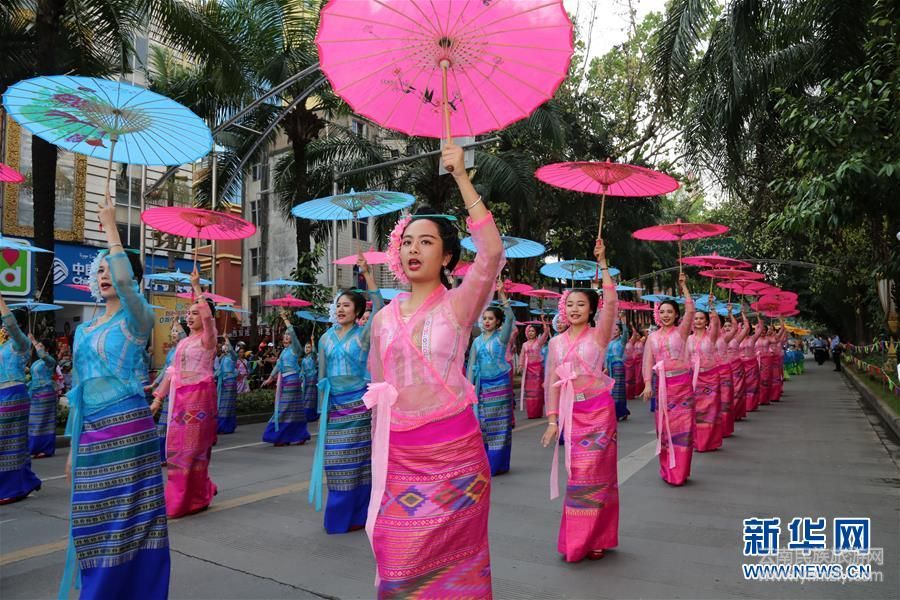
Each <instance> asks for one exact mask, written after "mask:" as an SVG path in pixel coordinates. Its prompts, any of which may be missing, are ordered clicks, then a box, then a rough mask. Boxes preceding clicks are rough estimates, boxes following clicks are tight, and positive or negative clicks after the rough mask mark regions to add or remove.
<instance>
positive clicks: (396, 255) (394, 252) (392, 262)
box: [387, 215, 412, 283]
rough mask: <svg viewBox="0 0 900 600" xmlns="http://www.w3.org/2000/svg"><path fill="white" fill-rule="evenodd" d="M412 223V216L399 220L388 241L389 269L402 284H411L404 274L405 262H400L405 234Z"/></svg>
mask: <svg viewBox="0 0 900 600" xmlns="http://www.w3.org/2000/svg"><path fill="white" fill-rule="evenodd" d="M410 221H412V217H411V216H410V215H406V216H405V217H400V218H399V219H397V224H396V225H394V229H393V230H391V235H390V238H389V241H388V248H387V258H388V267H389V268H390V269H391V273H393V274H394V277H396V278H397V281H399V282H400V283H409V278H408V277H407V276H406V273H404V272H403V261H401V260H400V246H401V245H402V243H403V232H404V231H406V227H407V225H409V222H410Z"/></svg>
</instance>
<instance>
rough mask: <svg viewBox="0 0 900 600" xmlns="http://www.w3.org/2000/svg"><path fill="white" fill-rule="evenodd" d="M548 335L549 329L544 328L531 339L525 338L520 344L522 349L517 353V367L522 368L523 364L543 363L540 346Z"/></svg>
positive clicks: (544, 342)
mask: <svg viewBox="0 0 900 600" xmlns="http://www.w3.org/2000/svg"><path fill="white" fill-rule="evenodd" d="M549 337H550V330H549V329H548V330H545V331H543V332H542V333H541V335H539V336H538V337H536V338H534V339H533V340H525V342H524V343H523V344H522V351H521V352H520V353H519V368H521V369H524V368H525V364H526V362H527V364H529V365H536V364H543V362H544V357H543V356H541V348H543V347H544V344H546V343H547V339H548V338H549Z"/></svg>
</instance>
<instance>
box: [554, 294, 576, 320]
mask: <svg viewBox="0 0 900 600" xmlns="http://www.w3.org/2000/svg"><path fill="white" fill-rule="evenodd" d="M571 293H572V290H566V291H564V292H563V294H562V296H560V297H559V304H557V305H556V310H557V311H558V314H557V315H556V316H557V317H558V318H559V322H560V324H562V325H565V326H566V327H568V326H569V317H568V316H566V300H568V299H569V294H571Z"/></svg>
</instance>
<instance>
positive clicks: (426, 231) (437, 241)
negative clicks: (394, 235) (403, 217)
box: [400, 219, 450, 283]
mask: <svg viewBox="0 0 900 600" xmlns="http://www.w3.org/2000/svg"><path fill="white" fill-rule="evenodd" d="M449 262H450V255H449V254H444V242H443V240H441V236H440V231H439V230H438V226H437V224H436V223H434V221H429V220H428V219H414V220H413V221H411V222H410V224H409V225H408V226H407V227H406V231H404V232H403V238H402V240H401V242H400V264H401V265H402V266H403V272H404V273H405V274H406V277H407V278H408V279H409V281H410V282H411V283H424V282H433V281H435V280H438V281H440V278H441V270H442V269H443V268H444V267H445V266H446V265H447V264H448V263H449Z"/></svg>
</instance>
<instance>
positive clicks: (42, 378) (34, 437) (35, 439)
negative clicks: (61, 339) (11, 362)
mask: <svg viewBox="0 0 900 600" xmlns="http://www.w3.org/2000/svg"><path fill="white" fill-rule="evenodd" d="M28 337H29V338H30V339H31V343H32V344H33V345H34V351H35V353H36V354H37V360H35V361H34V362H33V363H31V382H30V383H29V385H28V391H29V393H30V394H31V411H30V412H29V413H28V452H29V454H31V455H32V456H33V457H35V458H45V457H48V456H53V455H54V454H56V404H57V397H56V383H55V382H54V381H53V374H54V373H55V372H56V359H55V358H53V355H52V353H48V352H47V351H46V349H45V347H44V344H41V343H40V342H38V341H37V340H36V339H34V336H31V335H30V336H28Z"/></svg>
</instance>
